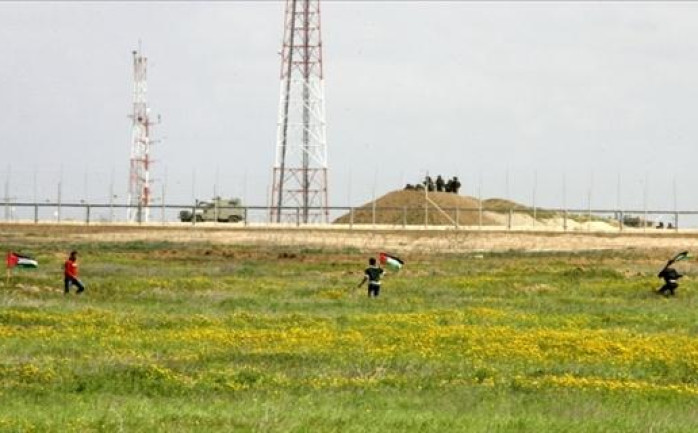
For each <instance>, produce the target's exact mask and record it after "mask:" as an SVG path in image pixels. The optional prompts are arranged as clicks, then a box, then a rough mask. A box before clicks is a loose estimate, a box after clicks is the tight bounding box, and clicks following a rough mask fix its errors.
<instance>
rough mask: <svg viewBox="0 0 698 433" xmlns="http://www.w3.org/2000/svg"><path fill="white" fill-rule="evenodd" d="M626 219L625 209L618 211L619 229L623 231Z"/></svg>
mask: <svg viewBox="0 0 698 433" xmlns="http://www.w3.org/2000/svg"><path fill="white" fill-rule="evenodd" d="M624 221H625V218H624V217H623V211H622V210H621V211H618V231H619V232H622V231H623V222H624Z"/></svg>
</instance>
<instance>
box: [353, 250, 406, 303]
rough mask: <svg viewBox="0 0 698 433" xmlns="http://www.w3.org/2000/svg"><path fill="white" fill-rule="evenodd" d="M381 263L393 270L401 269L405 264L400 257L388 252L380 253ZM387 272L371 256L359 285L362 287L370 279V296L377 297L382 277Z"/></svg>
mask: <svg viewBox="0 0 698 433" xmlns="http://www.w3.org/2000/svg"><path fill="white" fill-rule="evenodd" d="M378 258H379V261H380V264H381V265H383V266H387V267H389V268H390V269H392V270H395V271H399V270H400V269H401V268H402V266H403V265H404V264H405V262H403V261H402V260H400V259H399V258H398V257H395V256H393V255H390V254H387V253H380V254H379V255H378ZM384 274H385V271H384V270H383V268H381V267H380V266H378V265H376V259H375V258H373V257H371V258H369V259H368V268H366V270H364V278H363V279H362V280H361V282H360V283H359V285H358V286H357V287H361V286H363V285H364V283H365V282H367V281H368V297H369V298H370V297H371V296H373V297H377V296H378V295H379V294H380V290H381V277H382V276H383V275H384Z"/></svg>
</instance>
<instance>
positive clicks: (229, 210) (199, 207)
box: [179, 197, 245, 223]
mask: <svg viewBox="0 0 698 433" xmlns="http://www.w3.org/2000/svg"><path fill="white" fill-rule="evenodd" d="M192 218H194V219H195V220H196V221H197V222H205V221H218V222H221V223H222V222H229V223H237V222H240V221H242V220H243V219H245V210H244V209H243V208H242V202H241V201H240V199H238V198H234V199H229V200H228V199H222V198H220V197H216V198H214V199H213V200H212V201H197V204H196V208H195V210H194V214H193V215H192V211H191V209H187V210H182V211H180V212H179V220H180V221H182V222H191V220H192Z"/></svg>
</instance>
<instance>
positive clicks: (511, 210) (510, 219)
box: [507, 208, 514, 231]
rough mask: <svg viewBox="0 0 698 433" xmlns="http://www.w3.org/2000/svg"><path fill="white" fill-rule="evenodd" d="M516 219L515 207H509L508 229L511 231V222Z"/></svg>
mask: <svg viewBox="0 0 698 433" xmlns="http://www.w3.org/2000/svg"><path fill="white" fill-rule="evenodd" d="M513 219H514V209H512V208H509V216H508V217H507V230H509V231H511V223H512V220H513Z"/></svg>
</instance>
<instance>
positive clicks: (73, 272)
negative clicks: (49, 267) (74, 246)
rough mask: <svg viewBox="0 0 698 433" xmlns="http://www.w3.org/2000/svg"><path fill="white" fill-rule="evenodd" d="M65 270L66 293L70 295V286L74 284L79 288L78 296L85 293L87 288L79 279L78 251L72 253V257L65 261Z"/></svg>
mask: <svg viewBox="0 0 698 433" xmlns="http://www.w3.org/2000/svg"><path fill="white" fill-rule="evenodd" d="M63 270H64V273H63V275H64V279H63V281H64V283H65V293H64V294H68V292H70V285H71V284H74V285H76V286H77V287H78V290H77V292H76V293H77V294H80V293H82V292H84V291H85V286H84V285H83V284H82V282H81V281H80V280H79V279H78V252H77V251H71V252H70V257H68V260H66V261H65V264H64V265H63Z"/></svg>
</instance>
